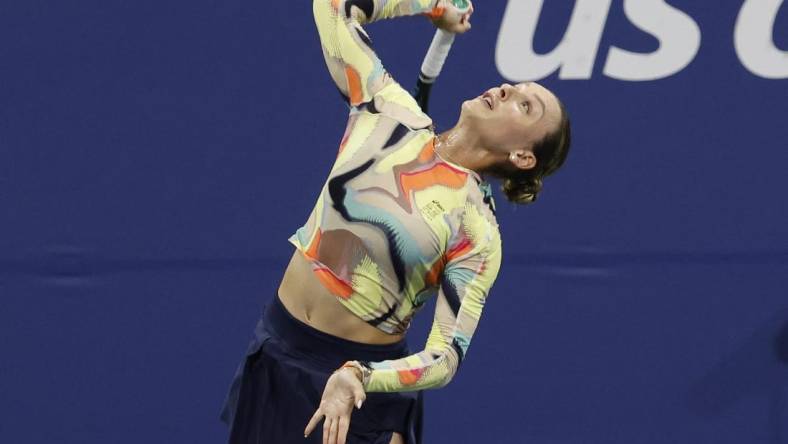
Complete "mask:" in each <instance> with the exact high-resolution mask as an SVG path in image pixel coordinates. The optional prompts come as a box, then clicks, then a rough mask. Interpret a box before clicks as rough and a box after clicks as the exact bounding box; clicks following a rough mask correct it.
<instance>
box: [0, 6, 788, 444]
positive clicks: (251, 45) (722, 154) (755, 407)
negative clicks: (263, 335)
mask: <svg viewBox="0 0 788 444" xmlns="http://www.w3.org/2000/svg"><path fill="white" fill-rule="evenodd" d="M513 1H517V0H513ZM572 3H573V2H557V3H556V2H552V3H550V4H549V5H548V6H546V8H545V10H544V11H543V14H542V20H541V22H540V25H539V29H538V32H537V38H536V43H535V47H536V49H537V50H538V51H543V52H547V51H549V50H550V49H551V48H552V47H553V46H554V45H555V44H556V43H557V42H558V41H559V40H560V39H561V36H562V34H563V30H564V28H565V26H566V23H567V21H568V18H569V14H570V11H571V8H572ZM671 4H673V5H674V6H677V7H679V8H680V9H682V10H684V11H685V12H687V13H688V14H689V15H691V16H692V17H693V18H694V19H695V20H696V21H697V22H698V24H699V26H700V28H701V30H702V33H703V40H702V44H701V48H700V51H699V53H698V55H697V57H696V58H695V60H694V61H693V62H692V63H691V64H690V65H689V66H688V67H687V68H686V69H684V70H683V71H681V72H679V73H678V74H676V75H674V76H671V77H669V78H666V79H662V80H657V81H652V82H637V83H632V82H621V81H617V80H613V79H609V78H607V77H604V76H603V75H602V64H603V63H602V62H603V61H604V59H605V56H606V54H607V49H608V48H609V46H610V45H617V46H621V47H625V48H627V49H629V50H632V51H642V52H649V51H653V50H655V49H656V48H657V45H658V43H657V41H656V40H655V39H654V38H653V37H651V36H649V35H648V34H644V33H643V32H641V31H639V30H638V29H637V28H636V27H634V26H633V25H632V24H631V23H630V22H629V21H627V19H626V17H625V15H624V13H623V7H622V2H621V1H614V2H613V6H612V8H611V11H610V16H609V17H608V21H607V27H606V28H605V32H604V34H603V37H602V41H601V45H600V51H599V53H598V55H597V64H596V66H595V69H594V73H593V76H592V78H591V79H589V80H576V81H563V80H559V79H558V78H557V77H556V76H555V75H553V76H552V77H550V78H548V79H545V80H544V81H543V83H544V84H545V85H546V86H548V87H550V88H552V89H554V90H555V91H556V92H557V93H558V94H559V95H560V96H561V97H562V98H563V100H564V101H565V103H566V105H567V108H568V109H569V110H570V113H571V116H572V119H573V123H574V127H573V129H574V134H575V143H574V147H573V152H572V153H571V157H570V159H569V161H568V163H567V164H566V166H565V167H564V169H563V170H562V171H561V172H560V173H559V174H557V175H556V176H555V177H554V178H551V179H548V180H547V182H546V189H545V192H544V193H543V195H542V197H541V198H540V201H539V202H538V203H537V204H536V205H534V206H531V207H514V206H513V205H510V204H508V203H506V202H505V201H504V200H503V198H502V197H501V198H499V199H498V204H499V222H500V224H501V228H502V233H503V237H504V245H505V254H504V256H505V257H504V266H503V268H502V272H501V274H500V277H499V279H498V282H497V283H496V285H495V288H494V291H493V293H492V296H491V298H490V300H489V304H488V309H487V311H486V313H485V316H484V318H483V320H482V323H481V328H480V330H479V332H478V334H477V336H476V338H475V340H474V344H473V346H472V347H471V351H470V354H469V359H468V360H467V362H466V364H465V365H464V366H463V369H462V371H461V372H460V374H459V375H458V376H457V377H456V378H455V380H454V381H453V382H452V384H451V385H450V386H449V387H447V388H446V389H443V390H439V391H433V392H429V393H428V397H427V402H428V407H427V420H428V422H427V428H426V437H427V442H430V443H451V442H458V443H465V442H517V443H520V442H522V443H539V444H542V443H544V444H558V443H561V444H581V443H582V444H585V443H600V444H602V443H604V444H609V443H667V442H670V443H687V444H689V443H736V444H741V443H769V444H777V443H788V294H787V292H786V287H788V223H786V221H788V201H787V199H786V190H787V189H788V175H786V174H785V167H786V164H788V142H786V140H788V129H786V128H787V127H788V101H787V100H786V99H788V81H787V80H785V79H783V80H767V79H763V78H759V77H757V76H755V75H753V74H751V73H749V72H748V71H747V70H746V69H745V68H744V67H743V66H742V65H741V63H739V61H738V59H737V57H736V53H735V51H734V47H733V28H734V22H735V19H736V15H737V13H738V10H739V7H740V5H741V2H740V1H724V2H691V1H687V0H683V1H671ZM476 6H477V7H476V11H477V12H476V14H475V15H474V28H473V30H472V31H471V32H470V33H469V34H468V35H466V36H463V37H461V38H460V39H458V41H457V43H456V47H455V49H454V51H453V54H452V56H451V58H450V60H449V62H448V65H447V70H446V72H445V74H444V75H443V77H442V79H441V80H440V82H439V83H438V85H437V86H436V89H435V92H434V95H433V99H432V103H433V110H432V115H433V117H434V120H435V121H436V123H437V124H438V126H439V127H441V128H444V129H445V128H447V127H448V126H449V125H451V124H452V122H453V121H454V119H456V117H457V115H458V110H459V104H460V102H461V101H462V100H463V99H466V98H470V97H475V96H477V95H478V94H479V93H481V92H482V91H483V90H485V89H487V88H489V87H492V86H497V85H499V84H500V83H501V82H502V81H504V80H503V79H502V78H501V77H500V75H499V73H498V71H497V69H496V66H495V61H494V54H495V43H496V38H497V35H498V30H499V27H500V23H501V18H502V16H503V12H504V8H505V6H506V5H505V1H504V0H487V1H481V0H480V1H479V2H477V5H476ZM369 31H370V33H371V35H372V37H373V39H374V40H375V44H376V47H377V49H378V51H379V53H380V55H381V58H382V59H383V60H384V63H386V65H387V67H388V68H389V70H390V71H391V72H392V73H393V74H394V75H395V77H397V78H398V79H399V80H400V81H401V82H402V83H403V84H405V85H410V84H412V82H413V80H414V78H415V75H416V73H417V69H418V66H419V63H420V60H421V57H422V55H423V53H424V51H425V49H426V46H427V45H428V43H429V39H430V37H431V35H432V33H433V29H432V28H431V27H430V25H429V24H428V23H427V22H425V20H421V19H408V20H398V21H391V22H386V23H380V24H375V25H373V26H371V27H370V28H369ZM774 41H775V44H776V45H777V46H778V47H781V48H783V49H785V48H788V7H786V6H785V4H783V6H782V8H781V10H780V13H779V14H778V16H777V18H776V21H775V31H774ZM345 115H346V112H345V109H344V107H343V105H342V104H341V102H340V101H339V100H338V99H337V95H336V91H335V90H334V88H333V86H332V85H331V83H330V80H329V78H328V76H327V75H326V71H325V68H324V66H323V62H322V58H321V55H320V48H319V45H318V42H317V36H316V33H315V31H314V30H313V24H312V19H311V6H310V2H309V1H307V0H303V1H289V2H268V1H256V2H252V1H247V0H225V1H209V0H192V1H189V2H185V1H174V0H157V1H150V0H138V1H134V2H132V1H121V0H81V1H79V2H52V1H49V2H46V1H36V0H25V1H17V2H4V3H3V4H2V5H1V6H0V304H1V305H0V351H2V355H1V356H2V357H1V358H0V442H4V443H15V444H16V443H52V442H57V443H80V444H87V443H140V442H144V443H185V442H191V443H195V442H222V441H223V440H224V439H225V429H224V426H223V425H222V424H221V423H219V422H218V420H217V414H218V410H219V407H220V403H221V401H222V399H223V396H224V392H225V389H226V386H227V384H228V382H229V379H230V377H231V375H232V372H233V371H234V369H235V366H236V364H237V362H238V360H239V359H240V358H241V355H242V354H243V350H244V348H245V345H246V342H247V340H248V338H249V336H250V334H251V331H252V328H253V325H254V322H255V320H256V318H257V316H258V312H259V310H260V308H261V307H262V304H263V303H264V302H265V301H266V300H268V299H269V298H271V297H272V295H273V294H274V291H275V289H276V287H277V285H278V283H279V278H280V276H281V274H282V271H283V269H284V266H285V264H286V260H287V258H288V257H289V255H290V254H291V252H292V250H291V247H290V245H289V244H288V243H287V242H286V241H285V239H286V238H287V237H288V236H289V234H290V233H291V232H292V231H293V230H294V229H295V228H296V227H298V226H299V225H300V224H301V223H302V222H303V221H304V220H305V218H306V216H307V214H308V212H309V210H310V208H311V206H312V203H313V202H314V199H315V197H316V196H317V193H318V191H319V189H320V186H321V184H322V182H323V180H324V178H325V175H326V174H327V172H328V168H329V165H330V163H331V161H332V158H333V155H334V153H335V150H336V145H337V143H338V141H339V139H340V137H341V135H342V131H343V127H344V120H345ZM430 318H431V316H430V315H429V314H427V315H426V316H425V315H422V316H421V317H420V318H419V319H417V325H416V326H415V328H414V330H413V331H412V335H411V337H410V338H411V339H410V340H411V343H412V345H413V346H420V345H421V344H422V343H423V341H424V339H425V337H426V333H425V332H426V327H427V324H428V323H429V321H430Z"/></svg>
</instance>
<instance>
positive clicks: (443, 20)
mask: <svg viewBox="0 0 788 444" xmlns="http://www.w3.org/2000/svg"><path fill="white" fill-rule="evenodd" d="M472 14H473V3H471V1H470V0H468V8H466V9H459V8H457V7H456V6H454V3H452V1H451V0H438V3H437V4H436V5H435V8H433V9H432V12H430V13H429V14H428V16H429V17H430V20H432V24H433V25H435V27H437V28H439V29H442V30H444V31H447V32H452V33H454V34H462V33H464V32H466V31H468V30H469V29H471V15H472Z"/></svg>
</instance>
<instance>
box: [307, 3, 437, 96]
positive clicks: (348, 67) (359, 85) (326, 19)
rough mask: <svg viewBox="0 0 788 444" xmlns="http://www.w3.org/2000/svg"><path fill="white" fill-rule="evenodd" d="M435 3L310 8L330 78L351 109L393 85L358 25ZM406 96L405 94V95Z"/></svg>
mask: <svg viewBox="0 0 788 444" xmlns="http://www.w3.org/2000/svg"><path fill="white" fill-rule="evenodd" d="M435 3H436V0H314V1H313V3H312V9H313V13H314V18H315V24H316V25H317V30H318V33H319V34H320V43H321V45H322V48H323V55H324V57H325V60H326V65H328V70H329V72H330V74H331V78H332V79H333V80H334V83H336V85H337V87H338V88H339V91H340V92H341V93H342V95H343V96H344V97H345V98H346V99H347V100H348V103H349V104H350V105H351V106H358V105H360V104H362V103H366V102H369V101H370V100H371V99H372V98H373V97H374V96H375V94H377V93H378V92H379V91H381V90H382V89H383V88H385V87H386V86H389V85H391V84H394V83H395V82H394V81H393V80H392V79H391V77H390V76H389V75H388V73H387V72H386V70H385V69H384V68H383V64H382V63H381V61H380V59H379V58H378V57H377V55H376V54H375V51H374V50H373V49H372V46H371V42H370V39H369V36H368V35H367V33H366V32H365V31H364V29H363V28H362V27H361V25H362V24H366V23H371V22H374V21H376V20H380V19H386V18H394V17H401V16H408V15H416V14H424V13H429V12H430V11H431V10H432V8H433V6H434V4H435ZM406 94H407V93H406Z"/></svg>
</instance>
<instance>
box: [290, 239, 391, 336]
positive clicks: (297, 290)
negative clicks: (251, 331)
mask: <svg viewBox="0 0 788 444" xmlns="http://www.w3.org/2000/svg"><path fill="white" fill-rule="evenodd" d="M278 294H279V299H280V301H281V303H282V305H283V306H284V308H285V309H286V310H287V311H288V313H289V314H290V315H291V316H293V317H294V318H295V319H297V320H298V321H300V322H302V323H304V324H306V325H307V326H309V327H311V328H314V329H316V330H319V331H321V332H324V333H327V334H329V335H332V336H336V337H339V338H342V339H345V340H348V341H353V342H358V343H363V344H393V343H397V342H400V341H402V339H403V337H404V334H389V333H386V332H385V331H383V330H381V329H379V328H376V327H374V326H372V325H370V324H369V323H368V322H366V321H365V320H364V319H362V318H361V317H359V316H358V315H357V314H355V313H354V312H352V311H351V310H350V309H349V308H348V307H346V306H345V305H344V304H342V303H341V302H340V301H339V299H338V297H337V296H335V295H334V294H332V292H331V291H330V290H329V289H328V288H327V287H326V285H325V283H323V282H321V281H320V278H319V277H318V276H317V275H316V274H315V272H314V271H313V265H312V264H311V263H310V262H309V261H308V260H307V259H306V258H305V257H304V256H303V254H302V253H301V252H299V251H296V252H295V253H294V255H293V258H292V259H291V261H290V264H289V265H288V267H287V270H286V271H285V276H284V278H283V279H282V284H281V285H280V287H279V291H278Z"/></svg>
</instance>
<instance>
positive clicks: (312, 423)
mask: <svg viewBox="0 0 788 444" xmlns="http://www.w3.org/2000/svg"><path fill="white" fill-rule="evenodd" d="M322 417H323V412H322V410H320V409H317V410H315V414H314V415H312V418H311V419H310V420H309V423H308V424H307V425H306V428H305V429H304V438H306V437H307V436H309V435H310V434H311V433H312V430H314V429H315V427H317V424H318V423H320V418H322Z"/></svg>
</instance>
